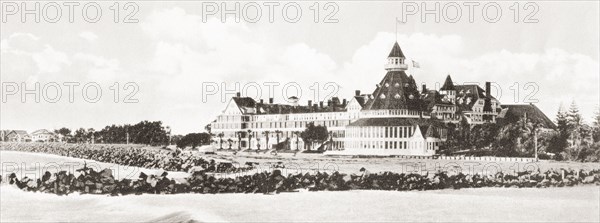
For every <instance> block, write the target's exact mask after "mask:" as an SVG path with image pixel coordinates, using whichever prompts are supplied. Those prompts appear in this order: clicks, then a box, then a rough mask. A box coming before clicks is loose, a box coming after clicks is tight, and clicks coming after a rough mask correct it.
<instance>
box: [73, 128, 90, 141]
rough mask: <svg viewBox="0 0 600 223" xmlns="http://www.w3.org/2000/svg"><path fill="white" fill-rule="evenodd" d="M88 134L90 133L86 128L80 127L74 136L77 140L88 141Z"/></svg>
mask: <svg viewBox="0 0 600 223" xmlns="http://www.w3.org/2000/svg"><path fill="white" fill-rule="evenodd" d="M87 135H88V134H87V132H86V131H85V129H84V128H79V129H77V130H75V134H74V135H73V138H75V142H77V143H82V142H85V141H87Z"/></svg>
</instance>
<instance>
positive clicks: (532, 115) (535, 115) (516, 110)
mask: <svg viewBox="0 0 600 223" xmlns="http://www.w3.org/2000/svg"><path fill="white" fill-rule="evenodd" d="M501 107H502V112H500V114H499V115H498V122H499V123H500V124H508V123H515V122H517V121H519V119H520V118H522V117H524V115H525V114H527V119H529V120H530V121H532V122H534V123H539V124H541V125H543V126H544V127H545V128H551V129H554V128H556V124H554V122H552V120H550V119H549V118H548V116H546V114H544V112H542V111H541V110H540V109H539V108H538V107H537V106H535V105H534V104H523V105H501Z"/></svg>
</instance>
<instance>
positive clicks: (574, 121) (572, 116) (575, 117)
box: [567, 100, 583, 130]
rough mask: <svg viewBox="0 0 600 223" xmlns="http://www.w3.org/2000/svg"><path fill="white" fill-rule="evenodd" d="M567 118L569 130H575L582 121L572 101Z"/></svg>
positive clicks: (577, 108)
mask: <svg viewBox="0 0 600 223" xmlns="http://www.w3.org/2000/svg"><path fill="white" fill-rule="evenodd" d="M567 118H568V123H569V127H570V128H571V130H573V129H577V128H579V127H580V126H581V123H582V121H583V120H582V118H581V114H579V107H578V106H577V104H576V103H575V100H573V102H571V106H569V112H568V113H567Z"/></svg>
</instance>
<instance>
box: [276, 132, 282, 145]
mask: <svg viewBox="0 0 600 223" xmlns="http://www.w3.org/2000/svg"><path fill="white" fill-rule="evenodd" d="M282 133H283V132H282V131H281V130H276V131H275V136H277V144H279V136H280V135H281V134H282Z"/></svg>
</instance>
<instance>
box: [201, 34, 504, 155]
mask: <svg viewBox="0 0 600 223" xmlns="http://www.w3.org/2000/svg"><path fill="white" fill-rule="evenodd" d="M405 59H406V58H405V56H404V54H403V52H402V50H401V48H400V46H399V45H398V43H395V44H394V46H393V47H392V50H391V52H390V53H389V55H388V58H387V63H386V65H385V67H384V68H385V71H386V74H385V76H384V77H383V79H382V80H381V81H380V82H379V83H378V84H377V85H376V88H375V90H374V91H373V92H372V93H371V94H361V93H360V91H358V90H357V91H356V92H355V95H354V97H353V98H352V99H351V100H349V101H346V99H343V100H340V99H339V98H337V97H334V98H332V99H331V100H329V101H327V102H318V103H313V102H312V101H310V100H309V101H308V104H307V105H299V104H298V100H299V99H298V98H296V97H291V98H289V100H288V101H291V103H287V104H275V103H273V99H272V98H271V99H269V101H268V102H264V101H263V100H262V99H260V100H259V101H257V100H254V99H252V98H250V97H242V96H241V95H240V94H239V93H238V94H237V95H236V97H233V98H232V99H231V100H230V101H229V102H228V103H227V106H226V107H225V110H223V112H222V113H221V114H220V115H218V117H217V118H216V120H215V121H213V122H212V123H211V132H212V133H213V134H214V135H215V137H214V139H215V143H214V145H215V146H216V147H217V148H223V149H235V150H247V149H251V150H258V149H260V150H273V149H276V150H305V149H306V148H307V147H306V145H305V144H304V141H303V140H302V138H301V137H300V133H301V132H302V131H304V130H305V128H306V126H307V125H308V124H309V123H314V124H315V125H321V126H326V127H327V130H328V131H329V136H328V138H329V139H328V140H326V141H325V142H324V143H321V144H318V145H312V146H311V148H312V149H315V150H325V151H326V154H338V155H384V156H387V155H416V156H431V155H434V154H435V153H436V151H437V150H438V149H439V147H440V143H441V142H443V141H445V139H446V127H445V123H448V122H452V123H458V122H460V121H461V120H463V119H464V120H466V121H467V122H468V123H471V124H482V123H486V122H489V123H495V122H496V118H497V116H498V114H499V113H500V112H501V110H502V108H501V106H500V103H499V102H498V100H496V99H495V98H494V97H492V96H491V95H490V83H489V82H487V83H486V86H485V90H484V89H482V88H481V87H479V86H477V85H455V84H454V83H453V82H452V79H451V77H450V75H448V76H447V77H446V80H445V82H444V85H443V86H442V87H441V88H440V89H439V91H438V90H429V89H427V88H426V86H425V85H422V87H421V89H419V88H418V87H417V85H416V82H415V80H414V78H413V76H412V75H407V74H406V70H408V65H407V64H406V61H405Z"/></svg>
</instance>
